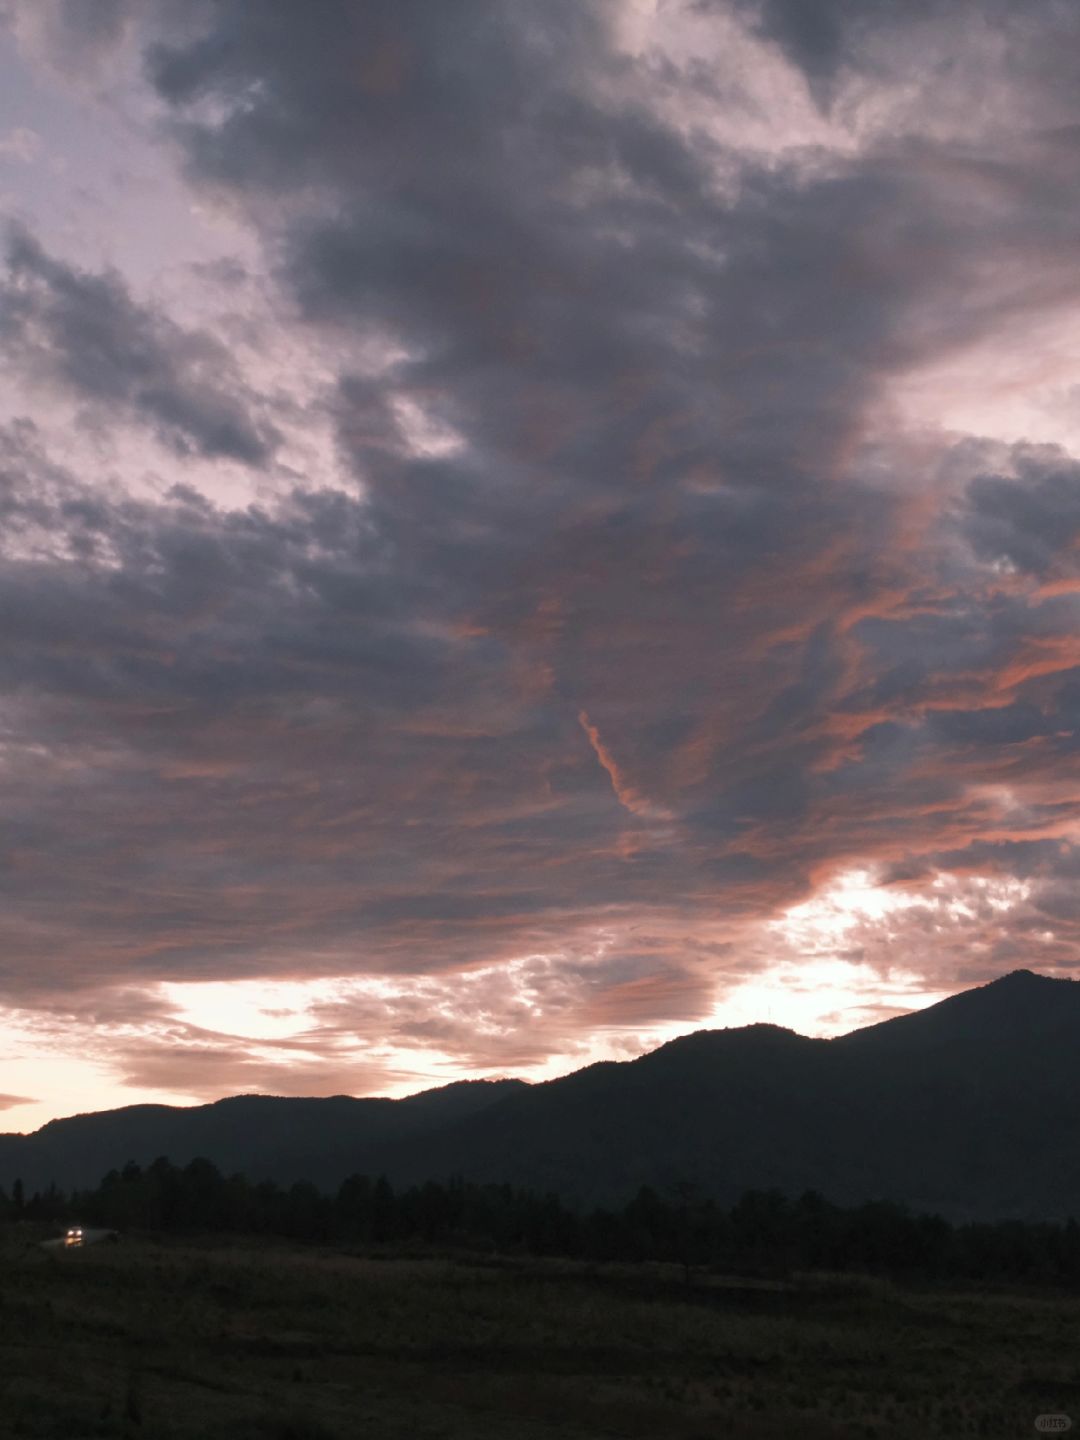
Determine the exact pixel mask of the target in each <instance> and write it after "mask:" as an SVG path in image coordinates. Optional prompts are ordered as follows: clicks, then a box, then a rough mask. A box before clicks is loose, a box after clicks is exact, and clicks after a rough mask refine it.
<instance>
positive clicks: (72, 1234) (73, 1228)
mask: <svg viewBox="0 0 1080 1440" xmlns="http://www.w3.org/2000/svg"><path fill="white" fill-rule="evenodd" d="M82 1243H83V1231H82V1226H81V1225H69V1226H68V1228H67V1229H66V1230H65V1231H64V1244H65V1245H81V1244H82Z"/></svg>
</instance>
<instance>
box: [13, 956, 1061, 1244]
mask: <svg viewBox="0 0 1080 1440" xmlns="http://www.w3.org/2000/svg"><path fill="white" fill-rule="evenodd" d="M158 1155H168V1157H169V1158H170V1159H171V1160H172V1161H173V1162H174V1163H177V1164H183V1163H187V1161H189V1160H190V1159H193V1158H195V1156H196V1155H202V1156H205V1157H206V1158H208V1159H210V1160H212V1161H213V1162H214V1163H215V1164H217V1165H218V1166H219V1168H221V1169H223V1170H225V1171H226V1172H227V1173H234V1172H236V1171H240V1172H242V1173H244V1174H246V1175H247V1176H248V1178H249V1179H252V1180H259V1179H274V1180H277V1181H279V1182H281V1183H291V1182H292V1181H294V1180H310V1181H313V1182H314V1183H316V1184H319V1185H321V1186H323V1187H331V1188H332V1187H334V1186H336V1185H337V1184H339V1183H340V1181H341V1180H342V1179H344V1178H345V1176H346V1175H347V1174H350V1173H356V1172H366V1173H369V1174H379V1173H385V1174H387V1175H388V1176H389V1177H390V1179H391V1180H392V1181H393V1182H394V1183H399V1182H400V1183H412V1182H418V1181H423V1180H425V1179H445V1178H447V1177H448V1176H449V1175H451V1174H461V1175H464V1176H466V1177H467V1178H469V1179H473V1180H478V1181H497V1182H504V1181H509V1182H512V1183H515V1184H521V1185H528V1186H530V1187H532V1188H538V1189H550V1190H554V1191H556V1192H558V1193H559V1194H561V1195H563V1196H564V1197H565V1198H566V1199H568V1200H570V1201H571V1202H578V1203H608V1202H616V1201H618V1200H620V1199H622V1198H625V1197H627V1196H629V1195H631V1194H633V1193H634V1192H635V1191H636V1189H637V1188H638V1187H639V1186H640V1185H642V1184H650V1185H653V1186H656V1187H660V1188H664V1187H670V1186H672V1185H676V1184H679V1183H686V1182H689V1183H692V1184H693V1185H695V1186H697V1187H698V1188H699V1189H700V1190H701V1191H702V1192H704V1193H709V1194H712V1195H714V1196H715V1197H716V1198H717V1199H719V1200H727V1199H734V1198H736V1197H737V1195H738V1194H740V1193H742V1192H743V1191H744V1190H746V1189H748V1188H778V1189H782V1190H785V1191H787V1192H789V1193H798V1192H801V1191H802V1190H804V1189H807V1188H812V1189H817V1190H820V1191H821V1192H822V1193H824V1194H826V1195H828V1196H829V1198H830V1199H834V1200H836V1201H837V1202H839V1203H847V1202H850V1203H859V1202H861V1201H863V1200H866V1199H878V1198H880V1199H890V1200H895V1201H901V1202H906V1203H909V1204H911V1205H913V1206H916V1207H918V1208H923V1209H932V1210H938V1211H939V1212H940V1213H942V1214H946V1215H949V1216H950V1217H951V1218H954V1219H965V1218H1009V1217H1015V1218H1022V1219H1054V1218H1063V1217H1064V1216H1066V1215H1071V1214H1076V1215H1080V986H1078V985H1074V984H1073V982H1072V981H1070V980H1059V979H1056V978H1053V977H1049V976H1041V975H1038V974H1036V973H1034V972H1032V971H1029V970H1018V971H1013V972H1010V973H1009V974H1007V975H1004V976H1000V977H998V978H997V979H996V980H994V981H991V982H989V983H988V984H986V985H982V986H978V987H975V988H973V989H971V990H967V991H962V992H960V993H959V994H957V995H953V996H949V997H948V998H947V999H945V1000H942V1001H939V1002H937V1003H936V1004H934V1005H931V1006H927V1007H925V1008H923V1009H920V1010H917V1011H911V1012H908V1013H907V1014H904V1015H899V1016H893V1017H891V1018H890V1019H889V1020H884V1021H880V1022H877V1023H876V1024H873V1025H869V1026H866V1027H863V1028H861V1029H858V1030H854V1031H850V1032H848V1033H847V1034H846V1035H842V1036H838V1037H835V1038H833V1039H820V1038H816V1037H812V1036H805V1035H800V1034H799V1033H798V1032H796V1031H793V1030H789V1029H786V1028H785V1027H783V1026H777V1025H771V1024H755V1025H748V1026H735V1027H728V1028H725V1029H719V1030H700V1031H694V1032H691V1033H689V1034H687V1035H683V1036H678V1037H676V1038H675V1039H673V1040H670V1041H668V1042H666V1043H665V1044H664V1045H661V1046H658V1047H657V1048H656V1049H655V1050H652V1051H648V1052H646V1053H645V1054H643V1055H639V1056H637V1057H635V1058H634V1059H630V1060H625V1061H603V1062H597V1063H596V1064H593V1065H589V1066H585V1067H583V1068H582V1069H580V1070H577V1071H573V1072H571V1073H569V1074H567V1075H564V1076H559V1077H557V1078H555V1079H552V1080H547V1081H542V1082H537V1083H534V1084H528V1083H526V1082H524V1081H520V1080H476V1081H458V1082H452V1083H451V1084H450V1085H448V1086H442V1087H438V1088H437V1089H434V1090H427V1091H419V1092H417V1093H416V1094H414V1095H411V1096H407V1097H404V1098H403V1099H400V1100H389V1099H385V1098H381V1097H352V1096H331V1097H325V1098H308V1097H274V1096H266V1095H252V1096H229V1097H224V1098H223V1099H221V1100H219V1101H215V1102H212V1103H211V1104H209V1105H205V1106H193V1107H167V1106H153V1105H150V1106H131V1107H122V1108H121V1109H118V1110H113V1111H103V1112H97V1113H96V1114H95V1113H90V1114H87V1115H82V1116H71V1117H65V1118H63V1119H60V1120H54V1121H50V1122H48V1124H47V1125H45V1126H43V1127H42V1128H41V1130H39V1131H35V1132H33V1133H32V1134H30V1135H27V1136H15V1135H0V1185H3V1186H4V1187H5V1188H9V1187H10V1185H11V1183H12V1182H13V1180H14V1179H15V1178H16V1176H19V1178H22V1179H23V1181H24V1185H25V1186H26V1187H27V1188H28V1189H31V1188H44V1187H45V1186H46V1185H48V1183H49V1182H50V1181H55V1182H56V1183H57V1184H59V1185H60V1186H61V1187H62V1188H65V1189H68V1188H71V1187H72V1186H78V1187H80V1188H82V1187H88V1186H92V1185H96V1184H97V1183H98V1181H99V1180H100V1179H101V1176H102V1175H103V1174H104V1173H105V1172H106V1171H107V1170H109V1169H114V1168H120V1167H122V1166H123V1164H125V1163H126V1162H127V1161H128V1160H134V1161H135V1162H136V1163H139V1164H146V1163H149V1161H151V1160H152V1159H154V1158H156V1157H157V1156H158Z"/></svg>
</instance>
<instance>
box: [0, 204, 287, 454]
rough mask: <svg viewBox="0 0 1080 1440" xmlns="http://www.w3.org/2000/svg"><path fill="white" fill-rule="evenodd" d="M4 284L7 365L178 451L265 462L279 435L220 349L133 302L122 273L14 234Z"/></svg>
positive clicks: (0, 328)
mask: <svg viewBox="0 0 1080 1440" xmlns="http://www.w3.org/2000/svg"><path fill="white" fill-rule="evenodd" d="M6 263H7V271H6V276H5V279H4V283H3V286H2V288H0V338H2V340H3V344H4V349H5V352H6V355H7V358H8V361H9V363H12V362H14V363H16V364H18V366H19V367H20V368H21V369H23V370H24V371H28V372H30V373H31V374H34V375H38V376H41V377H43V378H46V379H48V380H50V381H52V382H54V383H56V384H58V385H60V386H62V387H63V388H65V389H66V390H68V391H70V392H71V393H72V394H73V395H74V396H75V397H76V398H77V399H79V400H81V401H86V402H88V403H89V404H91V405H92V406H93V407H94V408H95V411H96V413H97V414H98V415H99V416H101V417H102V418H104V419H105V420H106V422H107V423H108V422H110V421H111V422H114V423H115V421H116V420H118V419H134V420H137V421H139V422H141V423H142V424H144V425H147V426H149V427H150V428H151V429H152V430H153V431H154V433H155V434H156V435H157V437H158V439H159V440H161V442H162V443H163V444H164V445H167V446H168V447H169V449H170V450H173V451H174V452H176V453H177V454H179V455H188V454H196V455H201V456H203V457H205V458H209V459H216V458H222V459H229V460H238V461H241V462H242V463H243V464H245V465H261V464H264V463H265V462H266V461H268V460H269V459H270V457H271V456H272V454H273V451H274V448H275V446H276V444H277V441H278V439H279V436H278V433H277V430H276V429H275V427H274V426H273V424H272V423H270V422H269V421H268V420H267V419H266V417H265V415H260V414H259V410H260V408H263V407H260V406H259V404H258V401H257V399H256V397H254V396H252V395H251V394H250V393H248V392H247V390H246V387H245V385H244V383H243V381H242V379H241V378H240V376H239V374H238V373H237V370H236V367H235V365H234V363H233V361H232V359H231V357H230V355H229V352H228V351H227V350H226V349H225V347H224V346H223V345H222V343H221V342H220V341H219V340H217V339H216V338H215V337H213V336H212V335H210V334H208V333H207V332H205V331H200V330H188V329H184V328H182V327H181V326H180V325H178V324H176V323H175V322H174V321H173V320H171V319H170V318H169V317H168V316H166V315H165V314H163V313H161V312H160V311H157V310H155V309H153V308H150V307H147V306H144V305H140V304H139V303H138V302H136V301H135V300H133V299H132V297H131V295H130V293H129V291H128V289H127V287H126V285H125V284H124V281H123V279H122V278H121V277H120V275H118V274H116V273H110V272H105V273H102V274H92V273H89V272H87V271H82V270H79V269H77V268H75V267H73V266H70V265H67V264H65V263H64V262H63V261H60V260H57V259H55V258H54V257H52V256H50V255H48V254H47V253H46V251H45V250H44V249H43V248H42V246H41V245H40V243H39V242H38V241H37V240H36V239H35V238H34V236H32V235H31V234H29V232H27V231H26V230H24V229H21V228H15V229H13V230H12V231H11V232H10V234H9V238H8V244H7V252H6Z"/></svg>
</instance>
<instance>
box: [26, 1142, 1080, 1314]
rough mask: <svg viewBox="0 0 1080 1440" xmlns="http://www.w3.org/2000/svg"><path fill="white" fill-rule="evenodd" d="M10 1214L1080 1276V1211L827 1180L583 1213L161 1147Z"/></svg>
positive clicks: (604, 1256)
mask: <svg viewBox="0 0 1080 1440" xmlns="http://www.w3.org/2000/svg"><path fill="white" fill-rule="evenodd" d="M0 1220H4V1221H7V1222H13V1221H19V1220H27V1221H35V1222H49V1223H55V1224H57V1225H58V1226H59V1225H61V1224H70V1223H73V1222H77V1223H79V1224H83V1225H88V1226H102V1227H107V1228H111V1229H116V1230H118V1231H120V1232H121V1233H131V1232H139V1233H161V1234H168V1233H176V1234H213V1233H217V1234H228V1235H262V1236H266V1237H276V1238H280V1239H286V1240H291V1241H300V1242H309V1243H316V1244H323V1245H325V1244H346V1245H356V1244H360V1245H364V1246H376V1247H377V1246H385V1247H396V1248H401V1247H403V1246H405V1247H409V1246H411V1247H413V1248H417V1249H421V1250H422V1249H424V1248H425V1247H426V1248H428V1249H438V1250H440V1251H444V1252H445V1251H447V1250H455V1249H457V1250H460V1251H462V1252H465V1253H470V1252H471V1253H474V1254H475V1253H479V1254H499V1255H508V1256H513V1255H522V1256H537V1257H545V1256H550V1257H565V1258H568V1259H580V1260H593V1261H598V1262H606V1261H619V1262H635V1261H661V1262H669V1263H675V1264H678V1265H681V1266H683V1267H684V1270H685V1272H686V1276H687V1279H689V1278H691V1276H692V1274H693V1272H694V1271H695V1270H700V1269H707V1270H713V1271H717V1270H720V1271H723V1272H725V1273H728V1274H744V1275H755V1276H763V1277H773V1278H782V1277H784V1276H787V1275H790V1274H792V1273H795V1272H799V1271H807V1270H810V1271H831V1272H845V1271H846V1272H852V1273H859V1274H870V1275H881V1276H886V1277H891V1278H895V1279H898V1280H908V1281H911V1280H914V1281H935V1280H941V1281H950V1282H953V1281H983V1280H987V1281H1000V1282H1002V1283H1016V1282H1021V1283H1024V1284H1032V1285H1045V1286H1049V1287H1054V1288H1059V1289H1069V1290H1073V1289H1080V1224H1078V1223H1077V1221H1076V1219H1075V1218H1070V1219H1069V1220H1068V1221H1066V1222H1065V1223H1064V1224H1056V1223H1049V1222H1046V1223H1034V1222H1031V1223H1025V1222H1023V1221H1018V1220H1006V1221H999V1222H996V1223H994V1222H987V1221H972V1222H970V1223H951V1222H949V1221H948V1220H945V1219H944V1218H942V1217H941V1216H938V1215H927V1214H917V1213H913V1212H911V1211H910V1210H909V1209H908V1208H907V1207H906V1206H904V1205H901V1204H897V1203H893V1202H890V1201H886V1200H872V1201H868V1202H866V1203H865V1204H862V1205H859V1206H855V1207H846V1208H845V1207H842V1206H839V1205H835V1204H832V1203H830V1202H829V1201H828V1200H827V1199H826V1198H825V1197H823V1196H822V1195H821V1194H819V1193H818V1192H816V1191H813V1190H807V1191H804V1192H803V1193H802V1194H801V1195H799V1196H798V1197H790V1196H787V1195H785V1194H784V1193H783V1192H781V1191H779V1190H748V1191H746V1192H745V1193H744V1194H743V1195H742V1196H741V1197H740V1199H739V1200H738V1201H737V1202H736V1203H735V1204H734V1205H732V1206H730V1207H722V1206H720V1205H718V1204H716V1203H715V1202H714V1201H713V1200H712V1199H710V1198H709V1197H708V1196H707V1195H703V1194H702V1193H701V1192H700V1191H699V1189H698V1188H697V1187H696V1186H694V1185H693V1184H690V1183H688V1182H684V1183H678V1182H676V1183H674V1184H673V1185H671V1186H670V1187H669V1188H668V1189H667V1190H666V1191H665V1192H663V1193H661V1192H659V1191H658V1190H656V1189H653V1188H651V1187H648V1186H643V1187H642V1188H641V1189H640V1190H639V1191H638V1193H637V1194H636V1196H635V1197H634V1198H633V1199H632V1200H630V1201H629V1203H627V1204H626V1205H625V1206H623V1207H621V1208H595V1209H592V1210H588V1211H578V1210H575V1209H573V1208H571V1207H569V1206H568V1205H566V1204H564V1203H563V1201H561V1200H560V1198H559V1197H558V1196H557V1195H556V1194H554V1193H551V1192H548V1193H543V1194H541V1193H537V1192H535V1191H531V1190H528V1189H523V1188H518V1187H514V1186H511V1185H509V1184H502V1185H499V1184H476V1183H472V1182H470V1181H468V1180H466V1179H464V1178H462V1177H452V1178H451V1179H449V1180H448V1181H447V1182H445V1183H441V1182H437V1181H429V1182H427V1183H425V1184H423V1185H415V1186H411V1187H408V1188H401V1189H395V1188H394V1186H393V1185H392V1184H391V1183H390V1182H389V1180H387V1179H386V1177H385V1176H379V1177H375V1178H372V1177H370V1176H366V1175H353V1176H350V1177H349V1178H348V1179H346V1180H345V1181H344V1182H343V1183H342V1184H341V1185H340V1187H338V1189H337V1190H336V1193H333V1194H326V1193H323V1192H322V1191H320V1190H319V1189H318V1188H317V1187H316V1186H314V1185H312V1184H307V1183H303V1182H298V1183H296V1184H293V1185H291V1186H288V1187H283V1186H279V1185H277V1184H276V1183H274V1182H273V1181H260V1182H257V1183H252V1182H251V1181H249V1180H247V1179H246V1178H245V1177H244V1176H242V1175H239V1174H236V1175H229V1176H226V1175H224V1174H223V1173H222V1172H221V1171H220V1170H219V1169H218V1168H217V1167H216V1166H215V1165H213V1164H212V1163H211V1162H210V1161H208V1160H205V1159H195V1160H193V1161H191V1162H190V1163H189V1164H187V1165H185V1166H183V1167H180V1166H176V1165H173V1164H171V1163H170V1161H169V1160H168V1159H167V1158H165V1157H161V1158H159V1159H157V1160H155V1161H154V1162H153V1163H152V1164H150V1165H148V1166H145V1167H140V1166H138V1165H136V1164H134V1163H131V1164H128V1165H125V1166H124V1168H123V1169H122V1170H111V1171H110V1172H109V1173H108V1174H107V1175H106V1176H105V1177H104V1179H103V1180H102V1181H101V1183H100V1185H99V1186H98V1187H97V1188H96V1189H94V1190H88V1191H81V1192H80V1191H76V1192H74V1193H70V1194H66V1193H64V1192H62V1191H61V1190H59V1189H58V1188H56V1187H55V1186H51V1187H49V1188H48V1189H46V1190H45V1191H43V1192H34V1193H33V1194H31V1195H29V1196H27V1195H26V1194H25V1193H24V1188H23V1185H22V1183H21V1181H18V1180H17V1181H16V1182H15V1184H14V1185H13V1187H12V1192H11V1194H10V1195H8V1194H7V1193H5V1192H4V1191H3V1190H0Z"/></svg>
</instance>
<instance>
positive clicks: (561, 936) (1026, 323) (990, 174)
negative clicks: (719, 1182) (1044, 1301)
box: [0, 0, 1080, 1131]
mask: <svg viewBox="0 0 1080 1440" xmlns="http://www.w3.org/2000/svg"><path fill="white" fill-rule="evenodd" d="M1078 57H1080V10H1077V11H1076V12H1075V13H1074V11H1073V10H1071V9H1069V8H1068V7H1063V6H1060V5H1057V4H1056V3H1051V0H1036V3H1024V4H1021V3H1020V0H992V3H982V0H980V3H976V0H950V3H945V0H927V3H925V4H920V5H918V6H914V7H909V8H907V9H905V7H891V8H890V7H887V6H886V7H882V6H866V7H860V6H858V5H853V4H851V3H849V0H820V4H815V5H813V6H807V5H805V4H803V3H802V0H550V3H548V4H547V5H545V6H543V7H536V8H534V9H531V10H528V9H527V7H521V6H517V5H514V4H511V3H509V0H458V3H455V4H454V5H425V4H420V3H417V0H365V3H363V4H355V3H351V0H326V3H325V4H320V5H319V6H303V5H299V4H295V3H279V0H265V3H260V4H257V5H251V4H245V3H243V0H197V3H196V0H190V3H189V0H179V3H175V0H138V3H136V0H108V3H104V0H103V3H101V4H96V5H78V4H71V3H68V0H0V84H2V89H0V93H2V94H3V95H4V102H3V106H2V108H0V587H2V589H0V615H2V616H3V625H4V636H3V639H4V643H3V645H2V647H0V667H2V678H0V783H2V785H3V802H2V813H3V817H4V821H3V843H2V845H0V860H2V869H0V875H2V877H3V886H4V890H3V906H2V909H0V956H2V959H0V1109H2V1110H3V1111H4V1112H5V1114H4V1116H3V1117H2V1119H0V1128H7V1129H11V1130H21V1131H29V1130H32V1129H34V1128H36V1127H38V1126H39V1125H41V1124H43V1123H45V1122H46V1121H48V1120H49V1119H51V1118H55V1117H59V1116H63V1115H68V1114H73V1113H78V1112H83V1111H87V1110H97V1109H104V1108H110V1107H114V1106H120V1105H128V1104H134V1103H142V1102H153V1103H168V1104H178V1105H191V1104H199V1103H204V1102H206V1101H209V1100H215V1099H218V1098H221V1097H223V1096H227V1095H232V1094H238V1093H273V1094H291V1095H331V1094H352V1095H389V1096H401V1095H406V1094H411V1093H414V1092H416V1091H418V1090H422V1089H424V1088H428V1087H430V1086H435V1085H443V1084H447V1083H449V1082H451V1081H453V1080H457V1079H465V1078H474V1077H487V1076H518V1077H521V1078H523V1079H527V1080H531V1081H537V1080H544V1079H550V1078H553V1077H556V1076H559V1075H563V1074H566V1073H568V1072H570V1071H572V1070H575V1069H577V1068H579V1067H581V1066H583V1065H586V1064H590V1063H592V1062H594V1061H597V1060H604V1059H632V1058H634V1057H635V1056H637V1055H640V1054H642V1053H644V1052H646V1051H648V1050H650V1049H653V1048H655V1047H656V1046H658V1045H660V1044H663V1043H665V1042H666V1041H668V1040H670V1039H672V1038H675V1037H677V1036H679V1035H683V1034H686V1033H689V1032H691V1031H694V1030H697V1029H702V1028H723V1027H726V1026H732V1025H745V1024H753V1023H759V1022H766V1023H772V1024H776V1025H783V1026H787V1027H789V1028H791V1029H793V1030H796V1031H798V1032H799V1033H801V1034H805V1035H813V1036H823V1037H825V1036H835V1035H839V1034H843V1033H845V1032H846V1031H848V1030H851V1029H854V1028H857V1027H860V1026H863V1025H867V1024H872V1023H876V1022H877V1021H879V1020H882V1019H885V1018H888V1017H889V1016H891V1015H894V1014H899V1013H903V1012H905V1011H908V1010H914V1009H919V1008H923V1007H925V1006H926V1005H929V1004H932V1003H935V1002H936V1001H938V1000H940V999H942V998H944V997H946V996H948V995H950V994H954V993H956V992H957V991H960V990H963V989H966V988H969V987H971V986H974V985H980V984H984V983H986V982H988V981H990V980H993V979H994V978H995V977H997V976H999V975H1002V974H1005V973H1007V972H1009V971H1011V970H1015V969H1018V968H1029V969H1033V970H1037V971H1039V972H1041V973H1044V974H1049V975H1057V976H1070V975H1073V976H1076V975H1080V909H1078V900H1077V896H1078V894H1080V891H1078V888H1077V885H1076V877H1077V875H1078V873H1080V766H1078V754H1080V750H1078V746H1077V732H1076V723H1077V715H1078V712H1080V421H1078V420H1077V418H1076V416H1077V405H1076V401H1077V397H1078V396H1080V347H1078V344H1077V341H1076V338H1075V337H1076V336H1077V335H1078V334H1080V266H1078V264H1077V260H1076V254H1075V250H1076V245H1075V237H1076V233H1077V225H1078V223H1080V213H1078V211H1080V185H1078V183H1077V182H1078V181H1080V150H1078V149H1077V147H1076V144H1075V135H1076V133H1077V132H1076V131H1075V126H1076V123H1077V118H1078V117H1077V111H1078V109H1080V99H1078V98H1077V95H1076V87H1075V83H1074V81H1075V73H1076V72H1075V65H1074V61H1075V60H1076V58H1078ZM1074 201H1075V202H1076V203H1075V204H1074Z"/></svg>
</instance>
